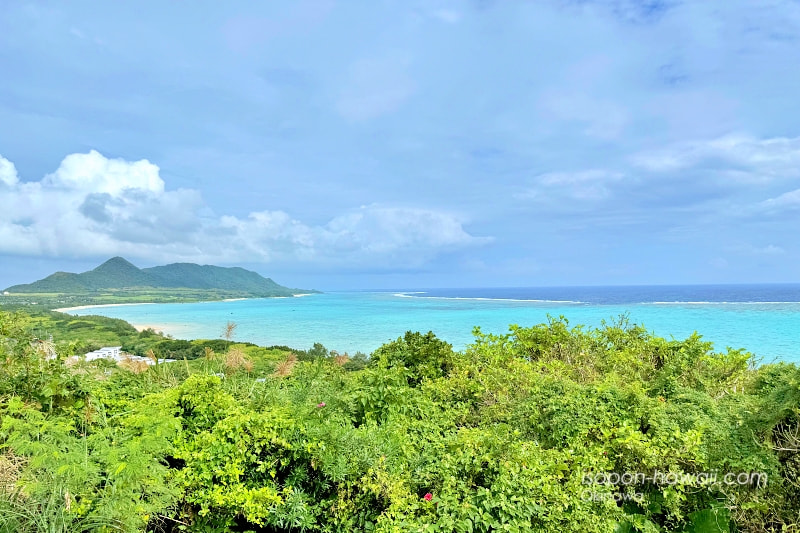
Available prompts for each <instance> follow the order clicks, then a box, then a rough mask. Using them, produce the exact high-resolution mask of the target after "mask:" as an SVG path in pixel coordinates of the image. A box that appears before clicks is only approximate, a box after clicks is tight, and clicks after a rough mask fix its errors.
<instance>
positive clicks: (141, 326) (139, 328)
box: [128, 322, 167, 335]
mask: <svg viewBox="0 0 800 533" xmlns="http://www.w3.org/2000/svg"><path fill="white" fill-rule="evenodd" d="M128 324H130V325H131V326H133V327H134V328H135V329H136V331H138V332H142V331H144V330H146V329H152V330H153V331H155V332H156V333H162V334H164V335H166V334H167V326H164V325H163V324H134V323H133V322H128Z"/></svg>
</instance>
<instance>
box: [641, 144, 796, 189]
mask: <svg viewBox="0 0 800 533" xmlns="http://www.w3.org/2000/svg"><path fill="white" fill-rule="evenodd" d="M632 163H633V164H634V165H635V166H637V167H640V168H643V169H645V170H648V171H651V172H674V171H678V170H683V169H687V168H692V167H697V166H700V165H704V164H710V165H713V166H715V167H717V168H720V169H725V168H727V169H731V170H733V172H731V173H729V176H731V177H734V178H737V179H738V180H740V181H741V180H746V181H754V182H763V181H772V180H775V179H783V178H792V177H798V176H800V137H794V138H787V137H773V138H767V139H756V138H754V137H751V136H746V135H726V136H723V137H719V138H716V139H711V140H705V141H694V142H686V143H680V144H676V145H674V146H672V147H669V148H667V149H665V150H659V151H652V152H645V153H641V154H637V155H635V156H634V157H633V158H632Z"/></svg>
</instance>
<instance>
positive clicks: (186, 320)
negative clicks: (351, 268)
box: [68, 285, 800, 363]
mask: <svg viewBox="0 0 800 533" xmlns="http://www.w3.org/2000/svg"><path fill="white" fill-rule="evenodd" d="M68 312H70V313H72V314H76V315H88V314H99V315H103V316H109V317H114V318H121V319H123V320H127V321H128V322H131V323H132V324H134V325H137V326H139V327H144V326H152V327H154V328H155V329H157V330H161V331H163V332H164V333H167V334H170V335H172V336H174V337H176V338H186V339H190V338H218V337H220V336H221V335H222V332H223V329H224V327H225V324H226V323H227V322H228V321H232V322H235V323H236V324H237V329H236V332H235V337H234V338H235V340H240V341H249V342H253V343H256V344H260V345H265V346H270V345H286V346H291V347H293V348H299V349H307V348H309V347H310V346H311V345H312V344H313V343H315V342H320V343H322V344H324V345H325V346H326V347H327V348H329V349H331V350H336V351H338V352H340V353H343V352H347V353H350V354H352V353H354V352H357V351H361V352H364V353H370V352H371V351H373V350H374V349H375V348H377V347H378V346H380V345H381V344H383V343H385V342H388V341H391V340H394V339H396V338H397V337H399V336H401V335H402V334H403V333H404V332H406V331H408V330H412V331H423V332H426V331H429V330H431V331H433V332H434V333H435V334H436V335H437V336H439V337H440V338H442V339H445V340H446V341H448V342H450V343H452V344H453V346H454V348H456V349H463V348H464V347H465V346H466V345H468V344H469V343H470V342H472V340H473V335H472V330H473V328H474V327H475V326H480V327H481V329H482V331H484V332H491V333H505V332H507V331H508V326H509V325H510V324H518V325H520V326H532V325H535V324H539V323H542V322H546V321H547V319H548V315H549V316H555V317H558V316H560V315H563V316H565V317H566V318H567V319H568V320H569V322H570V324H571V325H577V324H583V325H586V326H599V325H600V324H601V323H602V321H603V320H606V321H608V320H613V319H615V318H616V317H619V316H620V315H623V314H625V315H627V316H628V317H629V318H630V321H631V322H635V323H638V324H642V325H644V326H645V327H646V328H647V329H648V330H650V331H652V332H654V333H655V334H657V335H659V336H663V337H665V338H668V339H669V338H673V337H674V338H678V339H680V338H685V337H687V336H688V335H690V334H691V333H692V332H694V331H697V332H698V333H700V334H701V335H703V338H704V339H706V340H709V341H712V342H714V345H715V349H718V350H724V349H725V348H726V347H727V346H730V347H733V348H744V349H746V350H748V351H750V352H752V353H754V354H755V355H756V356H757V358H758V359H759V360H760V361H761V362H765V363H766V362H773V361H776V360H783V361H792V362H800V285H749V286H683V287H679V286H672V287H564V288H557V287H546V288H502V289H497V288H488V289H430V290H424V289H416V290H394V291H346V292H328V293H323V294H314V295H309V296H304V297H302V298H299V297H295V298H263V299H247V300H236V301H217V302H201V303H184V304H141V305H122V306H104V307H94V308H91V307H89V308H80V309H72V310H69V311H68Z"/></svg>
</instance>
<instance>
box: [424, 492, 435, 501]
mask: <svg viewBox="0 0 800 533" xmlns="http://www.w3.org/2000/svg"><path fill="white" fill-rule="evenodd" d="M423 498H425V500H427V501H431V500H432V499H433V494H431V493H430V492H428V493H427V494H425V496H423Z"/></svg>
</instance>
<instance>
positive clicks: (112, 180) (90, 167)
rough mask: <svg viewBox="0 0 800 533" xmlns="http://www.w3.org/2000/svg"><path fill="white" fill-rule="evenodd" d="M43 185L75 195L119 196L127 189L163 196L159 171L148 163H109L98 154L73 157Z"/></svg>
mask: <svg viewBox="0 0 800 533" xmlns="http://www.w3.org/2000/svg"><path fill="white" fill-rule="evenodd" d="M44 183H45V184H46V185H51V186H54V187H63V188H66V189H72V190H76V191H88V192H94V193H103V192H105V193H110V194H113V195H117V194H119V193H121V192H122V191H124V190H126V189H138V190H143V191H149V192H153V193H162V192H164V181H163V180H162V179H161V177H160V176H159V168H158V167H157V166H156V165H154V164H152V163H151V162H150V161H148V160H146V159H142V160H141V161H135V162H133V163H131V162H128V161H125V160H123V159H108V158H106V157H103V156H102V155H101V154H100V153H98V152H96V151H95V150H92V151H90V152H89V153H88V154H71V155H68V156H67V157H65V158H64V160H63V161H62V162H61V165H60V166H59V167H58V170H56V171H55V172H54V173H53V174H50V175H48V176H46V177H45V179H44Z"/></svg>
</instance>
